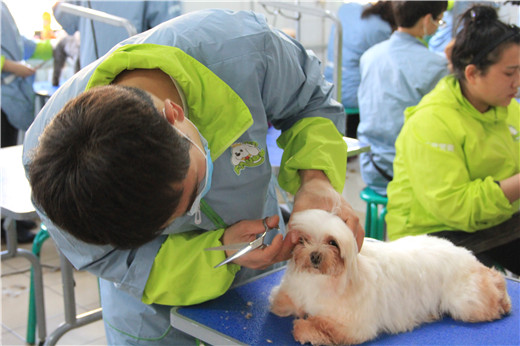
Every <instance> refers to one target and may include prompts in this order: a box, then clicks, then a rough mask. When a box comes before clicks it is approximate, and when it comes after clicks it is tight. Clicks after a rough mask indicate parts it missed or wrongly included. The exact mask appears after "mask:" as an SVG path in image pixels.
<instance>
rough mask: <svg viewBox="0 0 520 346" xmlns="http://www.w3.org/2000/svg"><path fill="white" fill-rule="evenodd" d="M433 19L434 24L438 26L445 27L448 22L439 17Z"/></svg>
mask: <svg viewBox="0 0 520 346" xmlns="http://www.w3.org/2000/svg"><path fill="white" fill-rule="evenodd" d="M432 21H433V24H435V25H436V26H437V27H438V28H444V27H445V26H446V25H447V24H448V23H446V22H445V21H444V20H442V19H438V20H433V19H432Z"/></svg>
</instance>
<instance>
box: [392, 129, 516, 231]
mask: <svg viewBox="0 0 520 346" xmlns="http://www.w3.org/2000/svg"><path fill="white" fill-rule="evenodd" d="M413 120H416V119H413ZM450 125H452V126H453V124H446V123H440V122H438V123H435V122H422V121H411V124H409V126H408V129H407V131H408V132H409V133H408V134H407V135H406V136H404V135H403V136H402V138H401V142H400V143H398V145H397V150H399V149H401V148H407V149H406V150H402V151H403V152H404V156H403V159H404V162H405V167H406V170H407V176H408V177H409V179H410V185H411V188H412V189H413V195H414V196H415V197H416V198H417V201H418V202H419V205H415V206H412V210H413V212H412V213H411V214H410V216H409V217H410V219H409V220H408V222H409V224H411V225H420V224H424V222H425V220H427V219H428V218H430V217H432V216H433V217H434V218H435V219H437V220H438V221H440V223H441V224H444V225H446V226H448V227H451V228H452V229H455V230H464V231H468V232H474V231H476V230H480V229H485V228H489V227H492V226H495V225H497V224H500V223H502V222H504V221H505V220H507V219H508V218H510V217H511V215H512V214H513V213H514V212H515V208H514V207H513V205H511V203H509V201H508V200H507V198H506V197H505V195H504V193H503V191H502V190H501V189H500V187H499V186H498V185H497V184H496V183H495V182H494V178H493V177H491V176H487V177H485V174H484V172H482V173H481V174H479V175H480V176H484V177H485V178H482V179H475V178H473V177H471V176H470V172H469V171H468V163H467V162H466V159H467V157H468V152H467V151H468V149H463V148H464V146H463V145H461V144H457V143H461V142H462V139H460V138H457V137H458V136H456V135H454V132H455V131H454V130H452V131H450V130H449V129H448V128H445V127H447V126H450ZM503 136H507V133H504V134H503ZM477 137H478V136H477ZM466 140H467V139H466ZM398 142H399V141H398ZM444 143H448V144H444ZM488 151H492V148H490V149H488ZM473 155H477V156H481V157H484V158H485V157H488V156H489V157H492V156H493V153H492V152H490V153H486V152H485V150H479V152H478V153H474V154H473ZM470 159H473V160H476V159H477V158H476V157H471V158H470ZM489 162H491V159H489ZM474 174H475V173H474ZM506 176H507V175H506ZM504 177H505V176H504ZM495 178H496V179H498V178H499V177H495ZM500 178H502V177H500ZM425 186H427V187H428V188H427V189H425V188H424V187H425ZM419 209H422V210H423V211H422V212H420V210H419ZM445 229H446V228H445Z"/></svg>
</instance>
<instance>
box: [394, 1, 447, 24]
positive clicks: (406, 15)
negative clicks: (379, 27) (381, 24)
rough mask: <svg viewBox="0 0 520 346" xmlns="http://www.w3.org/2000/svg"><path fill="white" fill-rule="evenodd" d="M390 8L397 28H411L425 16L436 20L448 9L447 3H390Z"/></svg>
mask: <svg viewBox="0 0 520 346" xmlns="http://www.w3.org/2000/svg"><path fill="white" fill-rule="evenodd" d="M392 8H393V10H394V18H395V22H396V23H397V26H400V27H403V28H411V27H413V26H414V25H415V24H416V23H417V21H418V20H419V19H421V18H422V17H424V16H426V15H427V14H431V15H432V17H433V19H436V18H438V17H439V16H440V15H441V14H442V13H443V12H444V11H446V9H447V8H448V1H392Z"/></svg>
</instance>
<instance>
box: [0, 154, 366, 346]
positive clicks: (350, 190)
mask: <svg viewBox="0 0 520 346" xmlns="http://www.w3.org/2000/svg"><path fill="white" fill-rule="evenodd" d="M363 187H364V183H363V181H362V180H361V176H360V175H359V163H358V159H354V160H353V161H350V162H349V163H348V165H347V179H346V184H345V189H344V191H343V196H344V197H345V198H346V199H347V201H348V202H350V204H351V205H352V207H353V208H354V210H355V211H356V213H357V214H358V216H359V218H360V221H361V223H362V224H364V220H365V207H366V206H365V202H363V201H362V200H361V199H360V198H359V192H360V190H361V189H362V188H363ZM19 247H21V248H25V249H27V250H29V251H30V250H31V245H30V244H26V245H20V246H19ZM4 249H5V245H2V250H4ZM40 258H41V262H42V264H43V265H44V268H43V282H44V298H45V314H46V324H47V335H49V334H50V333H52V331H53V330H55V329H56V328H57V327H58V326H59V325H60V324H61V323H63V322H64V320H65V316H64V310H63V291H62V286H61V285H62V283H61V272H60V270H59V265H60V259H59V255H58V253H57V251H56V248H55V246H54V242H53V241H52V240H51V239H50V238H49V239H48V240H47V241H45V243H44V245H43V248H42V251H41V255H40ZM29 269H30V266H29V262H28V260H26V259H25V258H22V257H17V258H11V259H7V260H3V261H2V263H1V270H2V271H1V275H2V276H1V281H2V319H1V322H2V339H1V341H0V345H26V342H25V337H26V329H27V311H28V304H29V279H30V270H29ZM74 279H75V282H76V288H75V296H76V312H77V314H81V313H84V312H87V311H90V310H92V309H95V308H97V307H99V306H100V305H99V294H98V285H97V280H96V278H95V277H94V276H93V275H92V274H89V273H87V272H78V271H75V272H74ZM36 339H37V341H38V333H37V332H36ZM58 345H106V339H105V332H104V327H103V323H102V321H97V322H94V323H91V324H88V325H85V326H82V327H79V328H76V329H73V330H71V331H69V332H67V333H65V335H63V336H62V337H61V338H60V339H59V340H58Z"/></svg>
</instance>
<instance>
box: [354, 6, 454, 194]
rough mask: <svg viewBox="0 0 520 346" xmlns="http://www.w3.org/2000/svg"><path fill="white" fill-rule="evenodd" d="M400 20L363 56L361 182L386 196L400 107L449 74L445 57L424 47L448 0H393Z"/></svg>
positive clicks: (418, 98) (360, 91)
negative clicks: (364, 148)
mask: <svg viewBox="0 0 520 346" xmlns="http://www.w3.org/2000/svg"><path fill="white" fill-rule="evenodd" d="M392 6H393V8H394V18H395V21H396V23H397V25H398V28H397V30H396V31H395V32H394V33H393V34H392V36H391V37H390V38H389V39H388V40H386V41H384V42H381V43H379V44H377V45H375V46H373V47H372V48H370V49H369V50H367V51H366V52H365V54H363V56H362V57H361V64H360V66H361V83H360V85H359V90H358V100H359V112H360V123H359V127H358V132H357V134H358V138H359V140H360V141H362V142H364V143H367V144H370V152H369V153H363V154H361V155H360V168H361V176H362V178H363V181H364V182H365V183H366V184H367V185H368V187H370V188H371V189H372V190H374V191H375V192H376V193H378V194H380V195H383V196H386V186H387V184H388V182H390V181H391V180H392V176H393V169H392V164H393V161H394V157H395V148H394V143H395V140H396V138H397V135H398V134H399V131H400V130H401V127H402V126H403V122H404V115H403V114H404V110H405V109H406V108H407V107H409V106H413V105H416V104H417V103H418V102H419V101H420V100H421V98H422V97H423V96H424V95H426V94H427V93H428V92H429V91H430V90H432V89H433V87H434V86H435V85H436V84H437V82H438V81H439V80H440V79H441V78H442V77H444V76H445V75H447V74H448V68H447V59H446V58H445V57H443V56H440V55H438V54H436V53H434V52H431V51H429V50H428V48H427V46H426V44H425V41H424V38H425V37H427V36H429V35H432V34H433V33H435V31H436V30H437V28H438V27H439V25H440V21H441V20H442V14H443V12H444V11H445V10H446V7H447V1H392Z"/></svg>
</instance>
